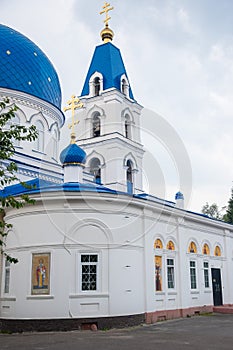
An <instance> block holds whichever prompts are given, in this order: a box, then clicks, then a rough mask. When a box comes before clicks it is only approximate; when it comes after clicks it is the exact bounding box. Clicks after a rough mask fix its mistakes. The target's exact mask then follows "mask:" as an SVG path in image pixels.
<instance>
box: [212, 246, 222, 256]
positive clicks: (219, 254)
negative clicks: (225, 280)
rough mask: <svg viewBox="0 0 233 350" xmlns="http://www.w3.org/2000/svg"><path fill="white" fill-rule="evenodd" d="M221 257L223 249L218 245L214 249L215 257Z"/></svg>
mask: <svg viewBox="0 0 233 350" xmlns="http://www.w3.org/2000/svg"><path fill="white" fill-rule="evenodd" d="M221 255H222V252H221V248H220V247H219V245H216V247H215V249H214V256H221Z"/></svg>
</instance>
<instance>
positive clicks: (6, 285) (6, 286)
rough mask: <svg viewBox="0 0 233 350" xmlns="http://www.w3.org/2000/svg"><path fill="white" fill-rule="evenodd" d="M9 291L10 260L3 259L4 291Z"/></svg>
mask: <svg viewBox="0 0 233 350" xmlns="http://www.w3.org/2000/svg"><path fill="white" fill-rule="evenodd" d="M9 291H10V262H9V261H8V260H5V280H4V293H6V294H8V293H9Z"/></svg>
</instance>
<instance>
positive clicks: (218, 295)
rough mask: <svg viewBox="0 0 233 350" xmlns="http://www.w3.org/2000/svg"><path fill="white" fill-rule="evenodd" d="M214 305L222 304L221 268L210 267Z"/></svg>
mask: <svg viewBox="0 0 233 350" xmlns="http://www.w3.org/2000/svg"><path fill="white" fill-rule="evenodd" d="M211 274H212V286H213V299H214V306H219V305H222V283H221V270H220V269H211Z"/></svg>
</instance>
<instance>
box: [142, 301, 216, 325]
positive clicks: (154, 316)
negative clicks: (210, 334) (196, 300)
mask: <svg viewBox="0 0 233 350" xmlns="http://www.w3.org/2000/svg"><path fill="white" fill-rule="evenodd" d="M212 312H213V305H208V306H206V305H205V306H197V307H189V308H187V309H176V310H161V311H154V312H147V313H146V314H145V319H146V323H147V324H150V323H156V322H158V321H166V320H172V319H175V318H181V317H191V316H195V315H201V314H205V313H212Z"/></svg>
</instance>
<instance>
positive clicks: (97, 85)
mask: <svg viewBox="0 0 233 350" xmlns="http://www.w3.org/2000/svg"><path fill="white" fill-rule="evenodd" d="M93 84H94V96H99V94H100V78H99V77H96V78H95V79H94V81H93Z"/></svg>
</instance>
